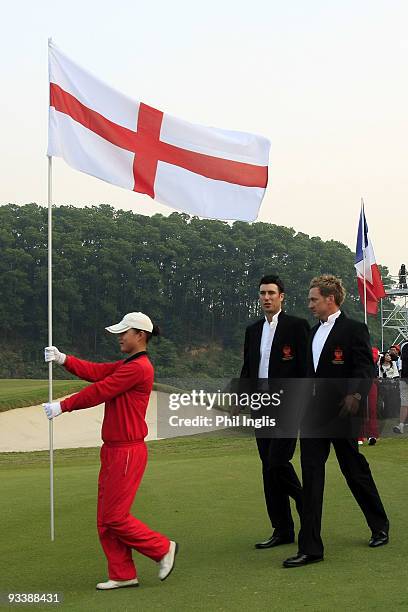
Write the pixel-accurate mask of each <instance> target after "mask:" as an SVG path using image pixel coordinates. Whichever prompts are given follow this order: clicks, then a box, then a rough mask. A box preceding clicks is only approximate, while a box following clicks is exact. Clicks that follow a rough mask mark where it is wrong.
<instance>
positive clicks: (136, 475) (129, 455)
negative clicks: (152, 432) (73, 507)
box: [97, 442, 170, 580]
mask: <svg viewBox="0 0 408 612" xmlns="http://www.w3.org/2000/svg"><path fill="white" fill-rule="evenodd" d="M146 462H147V448H146V444H145V443H144V442H139V443H134V444H129V445H126V446H109V445H107V444H104V445H103V446H102V448H101V470H100V473H99V480H98V514H97V524H98V533H99V539H100V541H101V544H102V548H103V550H104V553H105V555H106V558H107V560H108V575H109V578H110V579H111V580H131V579H132V578H135V577H136V576H137V573H136V567H135V564H134V563H133V559H132V549H133V548H134V549H135V550H137V551H138V552H140V553H142V554H143V555H146V556H147V557H150V558H151V559H153V560H154V561H160V559H161V558H162V557H164V555H165V554H166V553H168V551H169V547H170V541H169V539H168V538H166V536H164V535H162V534H160V533H157V532H156V531H152V530H151V529H149V527H147V525H145V524H144V523H142V522H141V521H139V520H138V519H137V518H135V517H134V516H132V515H131V514H130V512H129V511H130V508H131V506H132V503H133V500H134V497H135V495H136V492H137V490H138V488H139V485H140V482H141V480H142V477H143V473H144V470H145V467H146Z"/></svg>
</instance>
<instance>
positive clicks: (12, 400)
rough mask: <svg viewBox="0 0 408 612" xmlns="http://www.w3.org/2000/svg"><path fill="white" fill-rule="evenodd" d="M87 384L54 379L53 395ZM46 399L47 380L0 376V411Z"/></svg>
mask: <svg viewBox="0 0 408 612" xmlns="http://www.w3.org/2000/svg"><path fill="white" fill-rule="evenodd" d="M87 384H88V383H87V382H84V381H82V380H54V381H53V396H54V398H58V397H63V396H64V395H70V394H71V393H76V392H77V391H80V390H81V389H82V388H83V387H85V386H86V385H87ZM153 388H154V389H155V390H156V391H163V392H165V393H173V392H176V391H177V392H180V391H182V390H180V389H178V388H176V387H172V386H170V385H163V384H160V383H155V384H154V385H153ZM46 401H48V380H35V379H31V380H30V379H19V378H14V379H5V378H0V412H4V411H6V410H11V409H12V408H24V407H25V406H35V405H37V404H41V403H42V402H46Z"/></svg>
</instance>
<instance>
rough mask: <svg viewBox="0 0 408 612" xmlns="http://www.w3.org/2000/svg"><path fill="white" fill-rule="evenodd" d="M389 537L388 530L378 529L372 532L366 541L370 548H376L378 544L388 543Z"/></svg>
mask: <svg viewBox="0 0 408 612" xmlns="http://www.w3.org/2000/svg"><path fill="white" fill-rule="evenodd" d="M388 542H389V537H388V531H378V533H373V535H372V536H371V538H370V541H369V542H368V545H369V547H370V548H377V547H378V546H384V544H388Z"/></svg>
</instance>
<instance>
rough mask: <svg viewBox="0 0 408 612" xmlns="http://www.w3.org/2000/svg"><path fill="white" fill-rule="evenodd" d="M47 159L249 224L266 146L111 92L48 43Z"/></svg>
mask: <svg viewBox="0 0 408 612" xmlns="http://www.w3.org/2000/svg"><path fill="white" fill-rule="evenodd" d="M49 78H50V112H49V135H48V153H47V154H48V156H49V157H51V156H58V157H62V158H63V159H64V160H65V161H66V162H67V164H69V165H70V166H71V167H72V168H75V169H76V170H80V171H81V172H86V173H87V174H91V175H92V176H96V177H97V178H100V179H102V180H104V181H107V182H108V183H112V184H113V185H118V186H120V187H123V188H125V189H130V190H132V191H137V192H139V193H145V194H147V195H149V196H150V197H151V198H154V199H155V200H157V201H158V202H161V203H162V204H166V205H168V206H171V207H173V208H176V209H178V210H182V211H184V212H187V213H189V214H193V215H199V216H201V217H209V218H213V219H236V220H241V221H254V220H255V219H256V218H257V215H258V211H259V207H260V205H261V202H262V198H263V196H264V193H265V189H266V185H267V182H268V158H269V148H270V142H269V141H268V140H267V139H266V138H264V137H262V136H256V135H253V134H248V133H245V132H235V131H229V130H222V129H218V128H213V127H204V126H201V125H194V124H192V123H188V122H187V121H183V120H182V119H177V118H176V117H172V116H171V115H167V114H166V113H163V112H161V111H159V110H156V109H155V108H152V107H151V106H148V105H147V104H144V103H143V102H137V101H135V100H132V99H130V98H128V97H127V96H125V95H123V94H121V93H119V92H117V91H115V90H114V89H112V88H111V87H109V86H108V85H106V84H105V83H103V82H102V81H100V80H99V79H97V78H96V77H94V76H93V75H92V74H90V73H89V72H88V71H86V70H84V69H83V68H81V67H80V66H79V65H78V64H76V63H75V62H73V61H72V60H71V59H69V58H68V57H67V56H66V55H65V54H64V53H62V52H61V51H60V50H59V49H58V48H57V47H56V46H55V45H54V44H53V43H52V41H49Z"/></svg>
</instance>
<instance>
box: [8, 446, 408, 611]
mask: <svg viewBox="0 0 408 612" xmlns="http://www.w3.org/2000/svg"><path fill="white" fill-rule="evenodd" d="M406 442H407V441H406V440H400V439H398V440H393V439H389V440H384V441H380V442H379V443H378V444H377V446H375V447H364V449H363V452H364V453H365V455H366V456H367V458H368V459H369V461H370V464H371V467H372V470H373V473H374V476H375V479H376V481H377V485H378V487H379V489H380V492H381V495H382V497H383V501H384V504H385V506H386V508H387V511H388V513H389V516H390V520H391V540H390V544H389V545H388V546H385V547H383V548H379V549H370V548H369V547H368V546H367V541H368V538H369V535H370V534H369V531H368V528H367V526H366V524H365V522H364V519H363V517H362V514H361V512H360V510H359V508H358V507H357V505H356V503H355V501H354V500H353V499H352V497H351V494H350V492H349V490H348V488H347V487H346V485H345V483H344V480H343V477H342V476H341V474H340V471H339V468H338V466H337V462H336V460H335V457H334V453H332V454H331V456H330V458H329V461H328V464H327V482H326V491H325V507H324V516H323V537H324V541H325V545H326V551H325V561H324V562H323V563H319V564H316V565H312V566H308V567H306V568H299V569H294V570H285V569H284V568H282V567H281V562H282V560H283V559H284V558H286V557H288V556H290V555H292V554H294V553H295V552H296V550H297V549H296V545H287V546H286V545H285V546H281V547H279V548H275V549H271V550H266V551H258V550H255V549H254V546H253V545H254V542H256V541H258V540H259V539H263V538H264V537H266V536H268V535H269V533H270V527H269V526H268V520H267V517H266V513H265V509H264V501H263V494H262V488H261V477H260V465H259V460H258V457H257V451H256V448H255V443H254V440H253V438H252V437H249V436H248V437H247V436H242V437H237V436H235V437H232V436H231V437H227V436H225V434H224V437H222V436H220V435H208V436H200V437H192V438H185V439H173V440H163V441H158V442H151V443H149V445H148V446H149V455H150V458H149V464H148V468H147V471H146V474H145V477H144V481H143V483H142V486H141V488H140V490H139V492H138V495H137V497H136V500H135V504H134V507H133V512H134V513H135V514H136V515H137V516H138V517H139V518H140V519H141V520H143V521H145V522H147V523H148V524H149V525H150V526H151V527H152V528H153V529H158V530H160V531H162V532H164V533H166V534H167V535H169V536H170V537H171V538H173V539H175V540H177V541H178V542H179V543H180V553H179V556H178V558H177V565H176V569H175V571H174V572H173V574H172V575H171V577H170V578H169V579H168V580H167V581H166V582H164V583H161V582H160V581H159V580H158V579H157V567H156V564H154V563H153V562H152V561H150V560H149V559H147V558H145V557H142V556H141V555H139V554H137V553H134V558H135V560H136V563H137V567H138V573H139V579H140V582H141V587H140V588H137V589H123V590H119V591H110V592H97V591H95V584H96V582H98V581H100V580H103V579H105V578H106V566H105V559H104V557H103V554H102V552H101V550H100V547H99V543H98V541H97V535H96V527H95V508H96V480H97V473H98V464H99V461H98V451H97V449H76V450H66V451H65V450H63V451H56V453H55V499H56V508H55V510H56V540H55V542H53V543H51V542H50V540H49V511H48V505H49V502H48V460H47V453H21V454H18V453H11V454H8V453H6V454H2V455H0V500H1V516H2V525H3V529H2V537H1V540H0V551H1V558H2V559H3V564H2V570H1V588H0V590H1V591H2V592H3V593H4V592H8V591H13V592H47V593H48V592H63V594H64V604H63V606H62V608H63V609H64V610H75V611H78V612H79V611H80V610H101V611H105V610H109V611H110V610H112V611H115V610H121V611H126V610H143V611H150V610H151V611H156V610H166V611H169V610H170V611H173V610H174V611H176V610H177V611H180V610H186V611H191V610H206V611H208V610H211V611H212V610H214V611H218V610H231V611H232V610H234V611H235V610H245V609H255V610H276V611H279V612H281V611H284V610H285V611H286V610H294V611H297V610H303V609H307V610H313V612H314V611H320V610H321V611H325V612H327V611H328V610H336V611H337V610H340V611H342V610H348V609H352V608H356V609H358V610H360V611H361V610H384V609H388V610H393V611H394V610H406V609H407V608H408V592H407V589H406V580H407V570H406V553H407V550H408V535H407V534H408V531H407V529H406V511H407V508H408V487H407V483H408V461H407V460H408V445H407V443H406ZM295 462H296V465H297V466H298V455H296V461H295ZM35 608H36V609H37V610H39V609H44V610H45V609H50V608H49V607H48V608H46V607H41V606H38V605H37V606H35Z"/></svg>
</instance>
